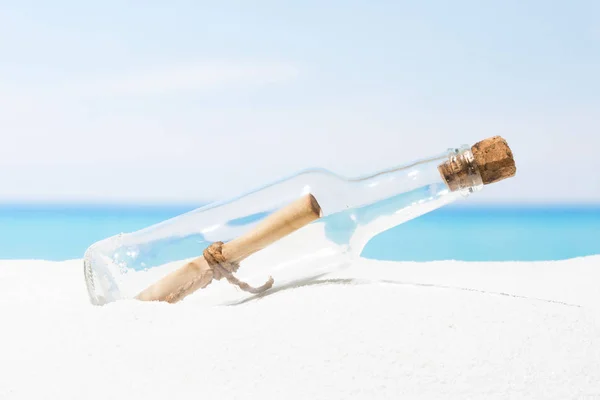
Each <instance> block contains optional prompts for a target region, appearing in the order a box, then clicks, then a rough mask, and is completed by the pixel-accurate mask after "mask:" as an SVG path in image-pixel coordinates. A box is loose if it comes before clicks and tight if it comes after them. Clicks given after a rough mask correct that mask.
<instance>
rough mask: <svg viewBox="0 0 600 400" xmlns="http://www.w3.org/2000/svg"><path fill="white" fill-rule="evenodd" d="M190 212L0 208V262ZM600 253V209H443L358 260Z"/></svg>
mask: <svg viewBox="0 0 600 400" xmlns="http://www.w3.org/2000/svg"><path fill="white" fill-rule="evenodd" d="M199 206H200V205H199V204H197V205H188V206H181V205H179V206H151V207H150V206H98V205H94V206H89V205H38V204H36V205H0V259H44V260H56V261H58V260H67V259H75V258H81V257H82V256H83V253H84V252H85V249H86V248H87V247H88V246H89V245H91V244H92V243H94V242H96V241H98V240H100V239H103V238H105V237H108V236H112V235H114V234H117V233H120V232H131V231H135V230H138V229H141V228H144V227H147V226H149V225H152V224H154V223H157V222H161V221H164V220H166V219H168V218H171V217H174V216H177V215H179V214H182V213H184V212H187V211H190V210H192V209H194V208H197V207H199ZM595 254H600V206H596V207H594V206H579V207H578V206H562V207H558V206H552V207H550V206H526V207H514V206H513V207H489V206H487V207H483V206H479V205H476V206H469V205H460V206H455V205H451V206H447V207H444V208H441V209H438V210H436V211H434V212H431V213H429V214H426V215H424V216H421V217H419V218H417V219H414V220H412V221H409V222H406V223H404V224H402V225H400V226H398V227H395V228H392V229H390V230H389V231H386V232H383V233H381V234H380V235H378V236H376V237H375V238H373V239H372V240H371V242H369V244H367V246H366V248H365V250H364V251H363V254H362V255H363V257H367V258H372V259H379V260H392V261H433V260H465V261H534V260H561V259H567V258H573V257H581V256H587V255H595Z"/></svg>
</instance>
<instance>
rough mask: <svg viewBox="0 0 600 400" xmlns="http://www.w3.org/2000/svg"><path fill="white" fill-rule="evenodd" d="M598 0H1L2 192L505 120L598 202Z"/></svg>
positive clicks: (188, 184) (563, 196)
mask: <svg viewBox="0 0 600 400" xmlns="http://www.w3.org/2000/svg"><path fill="white" fill-rule="evenodd" d="M599 71H600V2H597V1H591V0H590V1H561V2H558V1H451V2H450V1H441V0H439V1H361V2H358V1H302V2H291V1H287V2H286V1H278V2H275V1H251V2H250V1H238V2H229V1H219V2H217V1H214V2H203V1H171V2H166V1H165V2H156V1H137V2H134V1H116V0H111V1H103V2H95V3H93V4H92V3H91V2H81V1H64V0H56V1H53V2H44V1H19V2H17V1H12V2H10V1H9V2H7V1H3V0H0V184H1V186H0V201H11V202H13V201H111V202H125V201H127V202H157V201H168V202H171V201H177V202H192V201H198V200H204V199H213V198H222V197H226V196H230V195H235V194H238V193H240V192H244V191H246V190H249V189H252V188H253V187H256V186H261V185H263V184H264V183H267V182H270V181H272V180H275V179H278V178H280V177H282V176H287V175H289V174H291V173H293V172H294V171H297V170H299V169H304V168H308V167H314V166H322V167H326V168H329V169H332V170H334V171H336V172H338V173H341V174H346V175H363V174H365V173H368V172H371V171H374V170H378V169H381V168H385V167H388V166H390V165H397V164H402V163H405V162H408V161H411V160H412V159H414V158H420V157H425V156H428V155H431V154H437V153H439V152H441V151H444V150H445V149H446V148H448V147H452V146H458V145H460V144H463V143H466V144H471V143H473V142H475V141H477V140H480V139H483V138H485V137H488V136H492V135H502V136H504V137H505V138H506V139H507V140H508V142H509V144H510V145H511V146H512V148H513V150H514V153H515V157H516V160H517V166H518V168H519V172H518V176H517V177H516V178H514V179H512V180H510V181H506V182H503V183H502V184H498V185H493V186H489V187H487V188H486V190H485V191H484V192H482V193H479V194H478V195H477V196H476V197H474V198H473V199H472V201H485V202H539V201H544V202H546V201H552V202H562V201H568V202H600V178H599V177H598V171H600V157H598V151H599V149H600V72H599Z"/></svg>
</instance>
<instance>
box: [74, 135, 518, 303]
mask: <svg viewBox="0 0 600 400" xmlns="http://www.w3.org/2000/svg"><path fill="white" fill-rule="evenodd" d="M515 173H516V167H515V164H514V159H513V155H512V152H511V150H510V148H509V147H508V144H507V143H506V141H505V140H504V139H502V138H501V137H499V136H496V137H492V138H488V139H485V140H482V141H480V142H478V143H477V144H475V145H473V146H471V147H470V146H467V145H463V146H461V147H458V148H454V149H449V150H447V151H444V152H441V153H440V154H437V155H434V156H431V157H428V158H425V159H421V160H417V161H414V162H411V163H409V164H406V165H402V166H396V167H393V168H389V169H387V170H384V171H379V172H377V173H374V174H371V175H368V176H364V177H359V178H345V177H341V176H338V175H336V174H334V173H332V172H330V171H327V170H324V169H310V170H305V171H302V172H299V173H297V174H296V175H294V176H291V177H288V178H285V179H282V180H280V181H277V182H274V183H271V184H269V185H266V186H264V187H261V188H258V189H256V190H254V191H251V192H249V193H246V194H243V195H241V196H239V197H236V198H233V199H229V200H227V201H222V202H217V203H212V204H209V205H207V206H204V207H201V208H198V209H196V210H193V211H190V212H188V213H185V214H182V215H179V216H177V217H175V218H172V219H169V220H166V221H163V222H161V223H158V224H155V225H152V226H149V227H147V228H145V229H141V230H139V231H136V232H131V233H126V234H119V235H116V236H113V237H109V238H106V239H104V240H101V241H99V242H97V243H94V244H93V245H92V246H90V247H89V248H88V249H87V250H86V252H85V255H84V275H85V281H86V284H87V289H88V293H89V297H90V301H91V302H92V303H93V304H96V305H103V304H106V303H109V302H113V301H116V300H120V299H137V300H141V301H153V300H156V301H167V302H171V303H174V302H177V301H181V300H184V299H185V301H193V302H197V303H202V304H211V305H217V304H236V303H238V302H241V301H245V300H247V299H248V298H250V297H251V296H256V295H257V293H262V292H264V291H266V292H269V291H273V290H276V289H278V288H285V287H290V286H293V285H295V284H298V283H301V282H302V283H305V282H310V281H311V280H315V279H319V278H321V277H323V276H325V275H327V274H329V273H331V272H334V271H338V270H339V269H340V268H343V267H344V266H347V265H349V263H351V262H352V261H353V260H354V259H356V258H358V257H360V254H361V252H362V250H363V248H364V247H365V245H366V244H367V243H368V242H369V241H370V240H371V239H372V238H373V237H374V236H376V235H377V234H379V233H381V232H383V231H386V230H388V229H390V228H393V227H395V226H397V225H399V224H402V223H404V222H406V221H408V220H411V219H413V218H416V217H418V216H420V215H422V214H425V213H428V212H430V211H433V210H435V209H437V208H440V207H442V206H444V205H446V204H449V203H451V202H453V201H455V200H457V199H459V198H461V197H466V196H468V195H470V194H471V193H473V192H476V191H479V190H481V189H482V188H483V186H484V185H487V184H490V183H493V182H497V181H499V180H502V179H505V178H508V177H512V176H514V175H515ZM215 246H216V247H215ZM213 250H214V251H213ZM207 252H208V253H207ZM267 278H269V280H268V281H267V283H266V284H264V282H265V281H266V280H267ZM263 284H264V285H263ZM261 285H263V286H262V287H259V288H255V287H256V286H261Z"/></svg>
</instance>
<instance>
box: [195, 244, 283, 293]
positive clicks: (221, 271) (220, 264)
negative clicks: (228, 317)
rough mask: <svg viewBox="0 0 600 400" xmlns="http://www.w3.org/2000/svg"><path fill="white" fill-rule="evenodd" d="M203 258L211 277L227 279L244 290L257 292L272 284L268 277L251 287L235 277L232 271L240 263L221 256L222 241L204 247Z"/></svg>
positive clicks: (236, 268)
mask: <svg viewBox="0 0 600 400" xmlns="http://www.w3.org/2000/svg"><path fill="white" fill-rule="evenodd" d="M203 255H204V259H205V260H206V262H207V263H208V265H209V267H210V268H211V270H212V273H213V279H216V280H218V281H219V280H221V279H222V278H225V279H227V281H228V282H229V283H231V284H232V285H235V286H237V287H239V288H240V289H242V290H243V291H245V292H249V293H253V294H259V293H262V292H264V291H266V290H269V289H270V288H271V287H272V286H273V282H274V281H273V278H272V277H269V280H268V281H267V282H265V284H263V285H262V286H260V287H257V288H255V287H252V286H250V285H249V284H247V283H246V282H242V281H240V280H239V279H238V278H236V277H235V276H234V275H233V273H234V272H237V270H238V269H239V268H240V264H239V263H237V262H231V261H228V260H227V259H226V258H225V257H224V256H223V242H214V243H212V244H211V245H210V246H208V247H207V248H206V249H204V253H203Z"/></svg>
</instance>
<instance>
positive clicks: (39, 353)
mask: <svg viewBox="0 0 600 400" xmlns="http://www.w3.org/2000/svg"><path fill="white" fill-rule="evenodd" d="M359 267H360V268H359ZM353 276H354V277H358V278H365V279H366V278H369V277H375V278H380V279H382V280H387V281H388V282H381V281H372V282H368V281H366V280H365V281H359V282H355V283H343V281H342V282H339V281H337V282H336V281H334V282H330V283H326V284H321V285H311V286H305V287H299V288H295V289H290V290H285V291H280V292H277V293H274V294H272V295H270V296H266V297H264V298H262V299H260V300H258V301H251V302H248V303H244V304H242V305H238V306H233V307H218V308H210V307H197V306H195V305H194V302H193V301H185V302H183V303H179V304H176V305H169V304H159V303H141V302H135V301H121V302H117V303H112V304H109V305H107V306H104V307H96V306H92V305H90V304H89V303H88V299H87V294H86V292H85V284H84V280H83V272H82V266H81V262H80V261H68V262H63V263H52V262H44V261H0V291H1V293H2V296H1V297H0V316H1V318H2V327H1V330H0V332H1V337H0V399H2V400H11V399H61V400H62V399H103V400H106V399H125V400H132V399H145V400H150V399H181V398H193V399H258V398H260V399H271V398H273V399H399V398H425V399H446V398H453V399H469V398H474V399H494V398H499V399H500V398H501V399H505V398H511V399H561V400H563V399H600V257H589V258H582V259H575V260H569V261H564V262H553V263H548V262H543V263H542V262H540V263H460V262H440V263H383V262H374V261H365V262H363V263H361V264H360V265H357V266H356V267H355V268H353V269H352V270H348V271H345V272H344V274H343V275H342V274H340V275H338V276H336V277H335V278H339V279H343V278H347V277H353Z"/></svg>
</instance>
